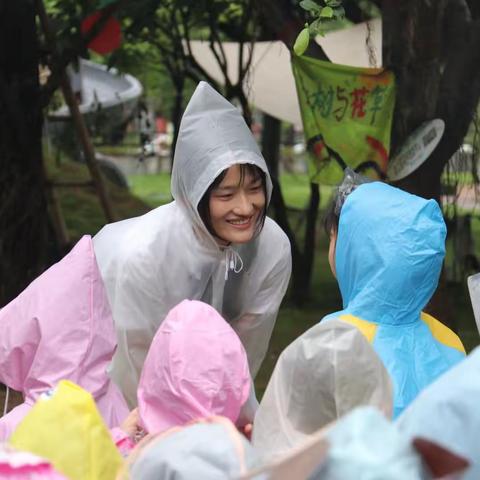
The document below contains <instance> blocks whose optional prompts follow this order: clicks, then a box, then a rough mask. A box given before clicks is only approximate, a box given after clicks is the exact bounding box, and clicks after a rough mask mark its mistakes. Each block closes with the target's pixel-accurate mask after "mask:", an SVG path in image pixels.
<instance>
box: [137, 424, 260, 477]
mask: <svg viewBox="0 0 480 480" xmlns="http://www.w3.org/2000/svg"><path fill="white" fill-rule="evenodd" d="M256 462H257V456H256V454H255V452H254V450H253V448H252V446H251V445H250V444H249V442H248V441H247V440H246V439H245V438H243V437H242V435H241V434H239V432H238V431H237V429H236V428H235V426H234V425H233V424H232V423H231V422H229V421H228V420H227V419H225V418H221V417H213V418H210V419H207V420H206V421H202V422H200V423H196V424H194V425H189V426H187V427H185V428H180V429H172V431H169V432H166V433H165V434H164V435H159V436H158V437H157V438H155V439H153V440H152V441H151V442H150V443H149V444H148V445H146V446H145V447H144V448H143V450H141V451H140V452H139V454H138V458H137V459H136V460H135V461H134V462H133V463H132V464H131V466H130V468H129V474H130V478H131V479H132V480H156V479H158V478H161V479H162V480H190V479H191V480H193V479H207V478H208V479H209V480H224V479H227V478H238V477H239V476H240V475H242V474H244V473H245V472H246V471H247V470H248V469H249V468H252V467H253V466H255V464H256Z"/></svg>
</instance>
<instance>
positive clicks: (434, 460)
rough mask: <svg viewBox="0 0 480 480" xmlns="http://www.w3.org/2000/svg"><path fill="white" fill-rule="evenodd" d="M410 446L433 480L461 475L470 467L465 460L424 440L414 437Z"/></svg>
mask: <svg viewBox="0 0 480 480" xmlns="http://www.w3.org/2000/svg"><path fill="white" fill-rule="evenodd" d="M412 444H413V446H414V448H415V450H416V451H417V452H418V453H419V454H420V456H421V457H422V460H423V461H424V463H425V465H427V467H428V469H429V470H430V473H431V474H432V477H433V478H442V477H445V476H446V475H452V474H454V473H461V472H463V471H464V470H466V469H467V468H468V467H469V466H470V462H469V461H468V460H466V459H465V458H463V457H461V456H460V455H457V454H456V453H453V452H451V451H450V450H447V449H446V448H445V447H442V446H440V445H439V444H437V443H435V442H432V441H431V440H427V439H426V438H422V437H416V438H414V439H413V441H412Z"/></svg>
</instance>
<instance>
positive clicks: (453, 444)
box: [397, 347, 480, 480]
mask: <svg viewBox="0 0 480 480" xmlns="http://www.w3.org/2000/svg"><path fill="white" fill-rule="evenodd" d="M479 405H480V347H477V348H476V349H475V350H474V351H473V352H471V353H470V354H469V355H468V357H467V358H466V359H465V360H463V361H462V362H460V363H459V364H458V365H456V366H455V367H453V368H452V369H451V370H449V371H448V372H446V373H444V374H443V375H442V376H441V377H439V378H438V379H437V380H436V381H435V382H433V383H432V384H431V385H429V386H428V387H427V388H426V389H425V390H424V391H423V392H421V393H420V394H419V395H418V397H417V398H416V399H415V400H414V401H413V402H412V403H411V404H410V405H409V407H408V408H407V409H406V410H405V411H404V412H403V413H402V415H400V417H399V418H398V420H397V425H398V428H399V430H400V431H401V432H402V433H404V434H406V435H408V436H410V437H415V436H420V437H424V438H427V439H429V440H432V441H435V442H437V443H439V444H440V445H442V446H444V447H446V448H448V449H450V450H451V451H453V452H454V453H456V454H458V455H461V456H462V457H464V458H465V459H467V460H468V461H469V462H470V466H469V468H468V469H467V472H466V474H465V476H464V477H462V478H464V479H465V480H474V479H478V478H480V441H479V432H480V409H479Z"/></svg>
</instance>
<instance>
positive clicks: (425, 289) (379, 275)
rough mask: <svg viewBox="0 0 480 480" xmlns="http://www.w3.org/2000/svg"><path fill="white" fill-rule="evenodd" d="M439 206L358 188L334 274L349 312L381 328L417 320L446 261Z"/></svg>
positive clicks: (346, 213) (370, 186) (341, 230)
mask: <svg viewBox="0 0 480 480" xmlns="http://www.w3.org/2000/svg"><path fill="white" fill-rule="evenodd" d="M445 236H446V227H445V222H444V220H443V217H442V213H441V211H440V207H439V206H438V203H437V202H435V201H434V200H425V199H423V198H420V197H417V196H414V195H411V194H409V193H406V192H404V191H402V190H399V189H397V188H394V187H391V186H389V185H386V184H384V183H380V182H373V183H366V184H363V185H360V186H359V187H358V188H357V189H356V190H355V191H353V192H352V193H351V194H350V195H349V197H348V198H347V200H346V201H345V204H344V205H343V208H342V211H341V215H340V223H339V227H338V236H337V244H336V258H335V263H336V273H337V279H338V283H339V286H340V290H341V293H342V299H343V308H344V309H345V310H348V313H350V314H352V315H356V316H358V317H361V318H363V319H365V320H370V321H374V322H376V323H380V324H389V325H399V324H407V323H411V322H412V321H415V320H417V319H418V318H419V315H420V311H421V310H422V308H424V307H425V305H426V304H427V302H428V301H429V300H430V298H431V296H432V295H433V292H434V291H435V289H436V287H437V284H438V279H439V276H440V271H441V267H442V262H443V258H444V256H445Z"/></svg>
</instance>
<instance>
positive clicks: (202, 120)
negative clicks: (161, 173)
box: [94, 82, 291, 406]
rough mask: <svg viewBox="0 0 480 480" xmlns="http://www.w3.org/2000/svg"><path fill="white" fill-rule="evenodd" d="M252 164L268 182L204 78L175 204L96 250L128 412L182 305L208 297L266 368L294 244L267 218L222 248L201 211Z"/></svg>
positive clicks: (184, 132) (186, 131) (241, 125)
mask: <svg viewBox="0 0 480 480" xmlns="http://www.w3.org/2000/svg"><path fill="white" fill-rule="evenodd" d="M239 163H240V164H241V163H251V164H254V165H257V166H258V167H259V168H260V169H262V170H263V171H264V172H265V174H266V176H267V193H268V199H267V200H269V198H270V195H271V190H272V187H271V182H270V177H269V175H268V170H267V166H266V164H265V160H264V159H263V157H262V155H261V153H260V151H259V149H258V146H257V144H256V142H255V140H254V138H253V136H252V134H251V132H250V130H249V129H248V128H247V126H246V124H245V122H244V120H243V118H242V116H241V115H240V113H239V111H238V110H237V109H236V108H235V107H233V106H232V105H231V104H230V103H229V102H227V101H226V100H225V99H224V98H223V97H222V96H221V95H220V94H218V93H217V92H216V91H215V90H213V89H212V88H211V87H210V86H209V85H208V84H206V83H205V82H201V83H200V84H199V85H198V87H197V89H196V90H195V93H194V94H193V96H192V98H191V100H190V102H189V104H188V106H187V109H186V111H185V114H184V116H183V119H182V122H181V125H180V132H179V137H178V141H177V146H176V150H175V163H174V168H173V174H172V185H171V187H172V194H173V197H174V201H173V202H172V203H169V204H167V205H164V206H162V207H159V208H157V209H155V210H153V211H151V212H149V213H147V214H145V215H143V216H141V217H137V218H132V219H129V220H125V221H122V222H117V223H114V224H110V225H107V226H105V227H104V228H103V229H102V230H101V231H100V232H99V233H98V234H97V235H96V236H95V238H94V244H95V253H96V255H97V260H98V263H99V267H100V270H101V272H102V276H103V280H104V282H105V285H106V288H107V293H108V297H109V300H110V304H111V307H112V312H113V318H114V321H115V325H116V330H117V337H118V348H117V352H116V354H115V356H114V359H113V363H112V371H111V374H112V377H113V378H114V380H115V381H116V382H117V384H118V385H119V386H120V387H121V389H122V391H123V393H124V395H125V397H126V399H127V401H128V402H129V404H130V405H131V406H133V405H135V402H136V398H135V397H136V389H137V384H138V379H139V375H140V371H141V369H142V365H143V362H144V360H145V356H146V354H147V351H148V348H149V346H150V343H151V341H152V339H153V336H154V335H155V332H156V331H157V329H158V326H159V325H160V323H161V322H162V321H163V319H164V318H165V317H166V315H167V313H168V312H169V310H170V309H171V308H173V307H174V306H175V305H177V304H178V303H179V302H180V301H182V300H184V299H191V300H202V301H204V302H206V303H208V304H210V305H211V306H213V307H214V308H215V309H216V310H218V312H220V313H221V315H222V316H223V317H224V318H225V319H227V321H229V322H230V324H231V325H232V327H233V328H234V330H235V331H236V332H237V333H238V334H239V336H240V338H241V340H242V342H243V344H244V346H245V349H246V351H247V355H248V360H249V365H250V371H251V373H252V375H255V374H256V373H257V371H258V369H259V367H260V364H261V363H262V360H263V358H264V356H265V353H266V351H267V348H268V343H269V340H270V336H271V333H272V329H273V327H274V324H275V320H276V316H277V311H278V308H279V306H280V302H281V300H282V298H283V296H284V294H285V291H286V288H287V284H288V280H289V277H290V270H291V254H290V244H289V241H288V239H287V237H286V235H285V234H284V233H283V232H282V231H281V229H280V228H279V227H278V225H277V224H276V223H275V222H274V221H273V220H271V219H269V218H268V217H267V218H266V221H265V225H264V227H263V229H262V231H261V232H260V234H259V235H258V236H257V237H256V238H255V239H253V240H252V241H250V242H249V243H247V244H241V245H230V246H228V247H220V246H219V245H218V244H217V243H216V242H215V240H214V238H213V237H212V236H211V235H210V233H209V232H208V231H207V229H206V227H205V225H204V224H203V222H202V220H201V218H200V216H199V214H198V211H197V207H198V204H199V201H200V200H201V198H202V196H203V194H204V193H205V191H206V190H207V189H208V187H209V185H210V184H211V183H212V182H213V180H214V179H215V178H216V177H217V176H218V175H219V174H220V173H221V172H222V171H223V170H225V169H226V168H228V167H230V166H232V165H234V164H239Z"/></svg>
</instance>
